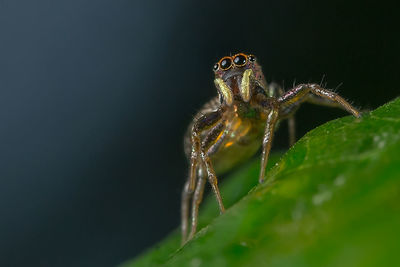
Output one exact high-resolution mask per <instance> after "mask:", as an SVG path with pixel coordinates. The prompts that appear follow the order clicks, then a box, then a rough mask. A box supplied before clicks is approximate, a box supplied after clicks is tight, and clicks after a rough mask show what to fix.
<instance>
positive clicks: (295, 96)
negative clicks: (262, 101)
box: [278, 84, 361, 118]
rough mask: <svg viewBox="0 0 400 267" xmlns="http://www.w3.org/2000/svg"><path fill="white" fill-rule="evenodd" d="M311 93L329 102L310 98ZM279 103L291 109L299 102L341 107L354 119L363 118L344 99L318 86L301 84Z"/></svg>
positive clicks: (286, 94)
mask: <svg viewBox="0 0 400 267" xmlns="http://www.w3.org/2000/svg"><path fill="white" fill-rule="evenodd" d="M310 93H311V94H313V95H316V96H319V97H321V98H322V99H326V100H327V101H319V100H318V99H316V98H315V97H313V96H309V94H310ZM278 101H279V102H280V103H281V106H282V108H286V107H289V106H291V105H293V104H296V103H299V102H303V101H309V102H311V103H317V104H320V105H321V104H322V105H327V106H340V107H342V108H343V109H345V110H347V111H348V112H349V113H351V114H353V116H354V117H357V118H359V117H360V116H361V115H360V112H359V111H358V110H357V109H356V108H355V107H353V106H352V105H351V104H350V103H349V102H347V101H346V100H345V99H344V98H343V97H341V96H339V95H338V94H336V93H334V92H332V91H330V90H328V89H325V88H322V87H321V86H319V85H318V84H300V85H298V86H296V87H295V88H293V89H291V90H289V91H287V92H286V93H284V94H283V95H282V96H280V97H279V98H278Z"/></svg>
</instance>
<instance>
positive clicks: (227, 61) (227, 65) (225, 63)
mask: <svg viewBox="0 0 400 267" xmlns="http://www.w3.org/2000/svg"><path fill="white" fill-rule="evenodd" d="M219 65H220V66H221V69H223V70H227V69H229V68H230V67H232V60H231V59H230V58H229V57H225V58H223V59H221V61H220V63H219Z"/></svg>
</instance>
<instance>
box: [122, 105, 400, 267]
mask: <svg viewBox="0 0 400 267" xmlns="http://www.w3.org/2000/svg"><path fill="white" fill-rule="evenodd" d="M275 162H277V163H276V164H275V165H274V166H273V167H272V169H270V170H269V171H268V172H267V180H266V182H265V183H263V184H261V185H257V186H256V187H254V186H255V185H256V184H257V175H258V171H259V159H256V160H254V161H253V162H250V163H248V164H247V165H246V166H244V167H243V168H241V169H240V170H239V171H237V172H236V173H234V174H232V175H231V177H228V178H227V179H226V180H225V181H223V182H222V183H221V191H222V195H223V197H224V201H225V203H226V206H228V207H229V206H230V208H229V209H227V211H226V213H225V214H223V215H221V216H218V215H217V213H218V208H217V206H216V203H215V200H214V198H213V196H211V195H210V196H209V197H208V199H207V200H206V203H204V206H203V208H202V209H201V210H200V215H201V218H200V219H201V225H200V228H202V229H201V230H200V231H199V232H198V233H197V235H196V236H195V238H194V239H193V240H191V241H190V242H188V243H187V244H186V245H185V246H183V247H180V235H179V232H178V231H175V232H173V233H172V234H171V235H170V236H169V237H167V238H166V239H165V240H164V241H162V242H161V243H159V244H158V245H157V246H155V247H154V248H152V249H151V250H149V251H148V252H146V253H144V254H143V255H141V256H139V257H138V258H137V259H135V260H133V261H131V262H128V263H126V264H124V265H123V266H124V267H132V266H157V265H163V266H218V267H220V266H221V267H222V266H229V267H231V266H395V265H396V266H400V98H398V99H396V100H394V101H392V102H390V103H388V104H386V105H384V106H382V107H380V108H378V109H377V110H375V111H373V112H370V113H366V114H364V115H363V117H362V118H361V119H356V118H353V117H351V116H348V117H345V118H341V119H337V120H334V121H331V122H328V123H326V124H324V125H322V126H320V127H318V128H316V129H314V130H312V131H311V132H309V133H308V134H306V135H305V136H304V137H303V138H301V139H300V140H299V141H298V142H297V143H296V144H295V146H294V147H293V148H291V149H290V150H289V151H288V152H287V153H286V154H284V155H283V157H282V158H281V159H280V160H279V161H278V156H275V157H272V159H271V162H270V163H271V164H269V166H271V165H273V164H274V163H275ZM253 187H254V188H253ZM251 188H253V189H252V190H250V189H251ZM249 191H250V192H249ZM243 195H245V196H244V197H242V196H243ZM160 223H161V222H160Z"/></svg>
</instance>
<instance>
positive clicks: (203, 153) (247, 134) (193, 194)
mask: <svg viewBox="0 0 400 267" xmlns="http://www.w3.org/2000/svg"><path fill="white" fill-rule="evenodd" d="M214 74H215V80H214V83H215V86H216V88H217V91H218V95H219V97H215V98H213V99H212V100H211V101H209V102H208V103H206V104H205V105H204V107H203V108H202V109H201V110H200V111H199V113H198V114H197V115H196V116H195V117H194V119H193V122H192V123H191V124H190V126H189V129H188V132H187V134H186V136H185V152H186V156H187V158H188V160H189V163H190V170H189V175H188V179H187V182H186V184H185V186H184V189H183V192H182V207H181V209H182V241H183V243H184V242H186V241H187V240H188V239H190V238H192V237H193V235H194V234H195V233H196V228H197V217H198V209H199V205H200V202H201V200H202V198H203V192H204V186H205V183H206V181H207V180H208V181H209V183H210V185H211V187H212V190H213V192H214V194H215V196H216V199H217V202H218V205H219V209H220V212H221V213H223V212H224V210H225V208H224V204H223V201H222V197H221V194H220V192H219V189H218V181H217V173H218V174H221V173H223V172H225V171H227V170H229V169H230V168H232V167H233V166H235V165H238V164H239V163H240V162H242V161H244V160H246V159H248V158H249V157H251V156H252V155H254V153H256V152H257V151H258V149H259V148H260V146H261V151H262V152H261V168H260V174H259V181H260V182H263V181H264V176H265V167H266V165H267V161H268V155H269V152H270V149H271V143H272V139H273V135H274V130H275V128H276V127H275V126H276V125H277V123H278V122H280V121H282V120H286V119H287V120H288V124H289V142H290V145H292V144H293V143H294V141H295V121H294V113H295V111H296V110H297V108H298V107H299V105H300V104H301V103H303V102H311V103H314V104H319V105H325V106H331V107H332V106H334V107H340V108H343V109H345V110H347V111H348V112H350V113H351V114H353V115H354V116H355V117H359V116H360V113H359V112H358V111H357V110H356V109H355V108H354V107H353V106H351V105H350V104H349V103H348V102H347V101H346V100H344V99H343V98H342V97H340V96H339V95H337V94H336V93H334V92H332V91H330V90H328V89H324V88H322V87H321V86H320V85H318V84H299V85H297V86H295V87H294V88H292V89H290V90H288V91H286V92H285V91H284V90H283V89H282V88H280V87H279V86H278V85H276V84H274V83H271V84H269V85H267V83H266V82H265V79H264V75H263V73H262V71H261V67H260V65H259V64H258V63H257V61H256V58H255V56H253V55H249V54H244V53H239V54H236V55H234V56H227V57H223V58H221V59H220V60H219V61H218V63H216V64H215V65H214ZM191 199H192V207H191V213H192V214H191V218H192V220H191V231H190V233H189V236H188V233H187V231H188V219H189V201H190V200H191Z"/></svg>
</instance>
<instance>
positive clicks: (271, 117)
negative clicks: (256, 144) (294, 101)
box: [258, 105, 279, 183]
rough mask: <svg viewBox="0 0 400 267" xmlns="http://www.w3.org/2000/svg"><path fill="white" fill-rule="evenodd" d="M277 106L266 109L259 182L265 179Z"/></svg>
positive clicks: (276, 117)
mask: <svg viewBox="0 0 400 267" xmlns="http://www.w3.org/2000/svg"><path fill="white" fill-rule="evenodd" d="M278 110H279V109H278V107H277V106H275V105H271V106H270V107H269V110H268V111H267V112H268V113H267V114H268V117H267V122H266V124H265V131H264V137H263V143H262V154H261V169H260V176H259V179H258V181H259V182H260V183H262V182H264V179H265V168H266V167H267V162H268V157H269V152H270V150H271V145H272V139H273V135H274V129H275V125H276V122H277V121H278V114H279V112H278Z"/></svg>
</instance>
